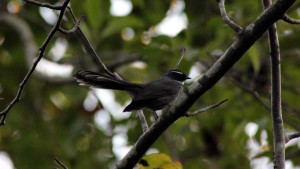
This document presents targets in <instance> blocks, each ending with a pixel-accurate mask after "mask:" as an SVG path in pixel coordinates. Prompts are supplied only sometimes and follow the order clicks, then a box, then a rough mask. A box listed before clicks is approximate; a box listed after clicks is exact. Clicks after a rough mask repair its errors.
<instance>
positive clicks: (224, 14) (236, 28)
mask: <svg viewBox="0 0 300 169" xmlns="http://www.w3.org/2000/svg"><path fill="white" fill-rule="evenodd" d="M217 2H218V4H219V8H220V12H221V16H222V17H223V20H224V21H225V23H227V24H228V25H229V26H230V27H231V28H232V29H233V30H234V31H235V32H236V33H238V32H240V31H241V30H243V28H242V27H240V26H239V25H237V24H236V23H234V22H233V21H232V20H231V19H230V18H229V17H228V15H227V12H226V9H225V3H224V0H217Z"/></svg>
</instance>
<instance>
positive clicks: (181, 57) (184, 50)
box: [174, 48, 186, 69]
mask: <svg viewBox="0 0 300 169" xmlns="http://www.w3.org/2000/svg"><path fill="white" fill-rule="evenodd" d="M185 52H186V48H183V49H182V51H181V53H180V57H179V59H178V61H177V63H176V65H175V66H174V69H177V68H178V66H179V64H180V62H181V60H182V59H183V56H184V54H185Z"/></svg>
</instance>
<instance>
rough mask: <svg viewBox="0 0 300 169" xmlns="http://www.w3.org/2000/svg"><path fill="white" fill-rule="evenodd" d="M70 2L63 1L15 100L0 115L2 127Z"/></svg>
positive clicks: (67, 0) (68, 0)
mask: <svg viewBox="0 0 300 169" xmlns="http://www.w3.org/2000/svg"><path fill="white" fill-rule="evenodd" d="M69 2H70V0H65V1H64V3H63V4H62V6H61V11H60V14H59V17H58V20H57V22H56V24H55V25H54V27H53V28H52V30H51V31H50V33H49V34H48V36H47V38H46V40H45V41H44V43H43V44H42V46H41V47H40V52H39V54H38V57H37V58H36V60H35V61H34V62H33V65H32V67H31V68H30V70H29V71H28V73H27V74H26V76H25V77H24V79H23V81H22V82H21V83H20V85H19V90H18V92H17V95H16V96H15V98H14V99H13V100H12V101H11V102H10V104H9V105H8V106H7V107H6V108H5V109H4V110H3V111H2V112H1V113H0V117H1V120H0V125H4V124H5V119H6V116H7V114H8V112H9V111H10V109H11V108H12V107H13V106H14V105H15V104H16V103H17V102H18V101H20V97H21V95H22V93H23V90H24V87H25V85H26V83H27V81H28V79H29V78H30V77H31V75H32V73H33V72H34V70H35V68H36V66H37V64H38V63H39V61H40V60H41V59H42V57H43V54H44V51H45V49H46V47H47V45H48V43H49V42H50V40H51V39H52V37H53V36H54V34H55V32H56V31H57V30H58V29H59V25H60V23H61V21H62V18H63V15H64V12H65V9H66V7H67V6H68V4H69Z"/></svg>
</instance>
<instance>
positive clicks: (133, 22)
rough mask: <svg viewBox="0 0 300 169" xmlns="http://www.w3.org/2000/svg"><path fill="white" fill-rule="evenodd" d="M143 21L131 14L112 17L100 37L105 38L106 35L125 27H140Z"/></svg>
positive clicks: (118, 31)
mask: <svg viewBox="0 0 300 169" xmlns="http://www.w3.org/2000/svg"><path fill="white" fill-rule="evenodd" d="M143 25H144V23H143V21H142V20H141V19H139V18H137V17H133V16H127V17H121V18H119V17H118V18H114V19H112V20H111V21H110V22H109V23H108V25H107V27H106V28H105V29H104V30H103V32H102V37H103V38H106V37H108V36H111V35H114V34H119V33H121V31H122V29H124V28H126V27H132V28H141V27H143Z"/></svg>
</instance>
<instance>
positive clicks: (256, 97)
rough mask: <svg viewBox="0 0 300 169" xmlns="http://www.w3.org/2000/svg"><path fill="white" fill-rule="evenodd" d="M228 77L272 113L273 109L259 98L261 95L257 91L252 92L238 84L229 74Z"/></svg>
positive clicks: (243, 85)
mask: <svg viewBox="0 0 300 169" xmlns="http://www.w3.org/2000/svg"><path fill="white" fill-rule="evenodd" d="M227 77H228V78H229V79H230V80H231V81H232V82H233V83H234V84H235V85H236V86H238V87H239V88H240V89H242V90H243V91H245V92H247V93H249V94H251V95H252V96H253V97H254V98H255V99H256V100H257V101H258V102H259V103H261V104H262V105H263V106H264V108H265V109H267V110H268V111H271V107H270V106H269V105H268V104H267V103H266V102H265V101H264V100H263V99H262V98H261V97H260V96H259V94H258V93H257V92H256V91H254V90H252V89H251V88H249V87H248V86H246V85H245V84H243V83H241V82H238V81H237V80H236V79H235V78H234V77H232V76H230V75H229V74H227Z"/></svg>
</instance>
